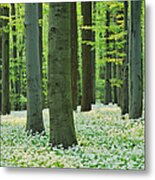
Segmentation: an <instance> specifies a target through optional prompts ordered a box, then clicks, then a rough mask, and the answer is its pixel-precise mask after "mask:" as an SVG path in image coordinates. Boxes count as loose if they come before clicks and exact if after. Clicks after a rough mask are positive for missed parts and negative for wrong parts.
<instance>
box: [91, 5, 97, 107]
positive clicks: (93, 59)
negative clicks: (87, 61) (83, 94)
mask: <svg viewBox="0 0 155 180" xmlns="http://www.w3.org/2000/svg"><path fill="white" fill-rule="evenodd" d="M95 12H96V2H92V14H91V15H92V25H93V26H95V20H96V17H95ZM95 34H96V33H95V31H93V30H92V42H93V43H95V41H96V37H95ZM95 89H96V51H95V48H94V49H93V50H92V100H91V102H92V103H93V104H95V101H96V91H95Z"/></svg>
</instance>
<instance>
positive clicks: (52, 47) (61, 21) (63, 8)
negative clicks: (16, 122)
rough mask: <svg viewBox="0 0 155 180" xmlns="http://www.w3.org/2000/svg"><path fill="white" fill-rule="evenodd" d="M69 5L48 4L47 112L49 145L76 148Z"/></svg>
mask: <svg viewBox="0 0 155 180" xmlns="http://www.w3.org/2000/svg"><path fill="white" fill-rule="evenodd" d="M70 18H71V4H70V3H62V2H61V3H50V10H49V40H48V41H49V56H48V59H49V65H48V67H49V69H48V72H49V109H50V143H51V144H52V146H58V145H60V144H62V145H63V147H64V148H68V147H69V146H72V145H75V144H77V140H76V136H75V128H74V121H73V112H72V98H71V34H70V33H71V21H70Z"/></svg>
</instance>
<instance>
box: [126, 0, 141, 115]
mask: <svg viewBox="0 0 155 180" xmlns="http://www.w3.org/2000/svg"><path fill="white" fill-rule="evenodd" d="M130 12H131V24H130V26H131V27H130V28H131V29H130V31H131V32H130V81H129V82H130V85H129V87H130V90H129V93H130V94H129V117H130V118H139V117H141V116H142V100H143V83H142V81H143V80H142V79H143V78H142V47H141V1H131V10H130Z"/></svg>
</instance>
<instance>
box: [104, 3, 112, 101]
mask: <svg viewBox="0 0 155 180" xmlns="http://www.w3.org/2000/svg"><path fill="white" fill-rule="evenodd" d="M107 8H108V7H107ZM109 27H110V12H109V10H107V11H106V35H105V37H106V53H107V54H106V64H105V96H104V103H105V104H109V103H110V102H112V94H111V83H110V80H111V62H108V60H109V58H110V56H109V55H108V52H109V43H110V42H109V39H108V38H109V36H110V32H109Z"/></svg>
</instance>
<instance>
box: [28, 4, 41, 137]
mask: <svg viewBox="0 0 155 180" xmlns="http://www.w3.org/2000/svg"><path fill="white" fill-rule="evenodd" d="M25 30H26V67H27V124H26V130H27V131H32V133H33V134H35V133H36V132H39V133H41V132H43V131H44V125H43V119H42V100H41V80H40V77H41V76H40V59H39V29H38V5H37V4H36V3H26V4H25Z"/></svg>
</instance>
